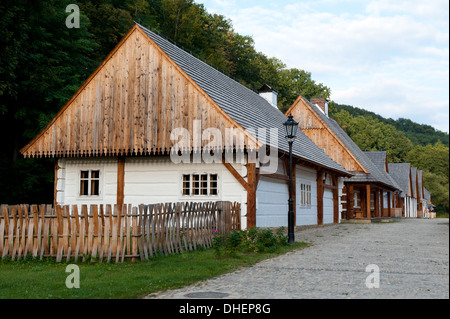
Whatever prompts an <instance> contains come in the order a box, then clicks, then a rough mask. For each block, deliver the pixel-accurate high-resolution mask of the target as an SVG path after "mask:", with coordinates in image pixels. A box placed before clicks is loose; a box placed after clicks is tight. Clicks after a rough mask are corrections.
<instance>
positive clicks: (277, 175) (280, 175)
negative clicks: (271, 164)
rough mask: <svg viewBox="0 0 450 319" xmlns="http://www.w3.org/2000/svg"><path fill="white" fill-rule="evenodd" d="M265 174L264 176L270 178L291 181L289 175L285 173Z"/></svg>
mask: <svg viewBox="0 0 450 319" xmlns="http://www.w3.org/2000/svg"><path fill="white" fill-rule="evenodd" d="M263 176H264V177H268V178H273V179H278V180H282V181H285V182H288V183H289V176H286V175H283V174H277V173H274V174H270V175H264V174H263Z"/></svg>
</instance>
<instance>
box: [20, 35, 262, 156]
mask: <svg viewBox="0 0 450 319" xmlns="http://www.w3.org/2000/svg"><path fill="white" fill-rule="evenodd" d="M195 120H198V121H200V123H201V127H202V129H206V128H210V127H214V128H218V129H220V131H221V133H222V141H214V142H216V144H213V146H225V133H224V132H225V129H226V128H233V129H237V130H239V131H240V132H241V133H243V134H244V136H245V146H246V147H247V148H250V149H251V148H252V147H258V146H259V145H260V143H258V142H257V141H256V139H254V137H253V136H251V135H250V134H248V133H246V132H245V130H244V129H243V128H242V127H241V126H239V125H238V124H237V123H236V122H235V121H234V120H232V119H231V118H230V117H229V116H228V115H227V114H226V113H225V112H224V111H223V110H222V109H221V108H220V107H219V106H218V105H217V104H216V103H215V102H214V101H213V100H212V99H211V98H210V97H209V96H208V95H207V94H206V93H205V92H204V91H203V90H201V89H200V87H199V86H198V85H197V84H196V83H195V82H194V81H193V80H192V79H191V78H190V77H189V76H187V75H186V74H185V73H184V72H183V71H182V70H181V68H180V67H179V66H178V65H176V64H175V62H173V61H172V60H171V59H170V58H169V57H168V56H167V55H166V53H164V52H163V51H162V50H161V48H159V47H158V46H157V45H156V44H155V43H154V42H153V40H151V39H150V38H149V37H148V36H147V35H146V34H145V33H144V32H143V31H142V30H141V29H140V28H138V27H137V26H135V27H133V28H132V30H131V31H130V32H129V33H128V34H127V36H126V37H125V38H124V39H123V40H122V41H121V42H120V43H119V44H118V46H117V47H116V48H115V49H114V51H113V52H112V53H111V54H110V55H109V56H108V57H107V59H106V60H105V61H104V62H103V63H102V64H101V66H100V67H99V68H98V69H97V70H96V71H95V72H94V73H93V74H92V75H91V77H90V78H89V79H88V80H87V81H86V82H85V84H84V85H83V86H82V87H81V88H80V89H79V90H78V92H76V94H75V95H74V96H73V97H72V98H71V99H70V100H69V101H68V103H67V104H66V105H65V106H64V107H63V108H62V109H61V111H60V112H59V113H58V114H57V115H56V116H55V118H54V119H53V120H52V121H51V122H50V123H49V124H48V125H47V127H46V128H44V130H43V131H42V132H41V133H40V134H38V135H37V136H36V138H34V139H33V140H32V141H31V142H30V143H29V144H28V145H27V146H25V147H24V148H23V149H22V150H21V153H22V154H23V155H24V156H25V157H68V156H71V157H77V156H80V157H81V156H126V155H152V154H161V153H166V154H167V153H169V152H170V150H171V148H172V146H173V145H174V143H173V142H172V141H171V139H170V134H171V132H172V131H173V130H174V129H175V128H185V129H187V130H188V131H189V133H190V136H191V139H192V137H193V122H194V121H195ZM250 141H251V143H249V142H250ZM175 142H176V141H175ZM219 142H222V143H221V144H220V143H219ZM208 143H210V141H209V140H204V141H202V145H196V146H198V147H200V146H205V145H206V144H208ZM180 145H181V146H183V147H186V148H188V147H189V149H191V150H192V148H193V145H192V141H191V142H190V145H185V144H180Z"/></svg>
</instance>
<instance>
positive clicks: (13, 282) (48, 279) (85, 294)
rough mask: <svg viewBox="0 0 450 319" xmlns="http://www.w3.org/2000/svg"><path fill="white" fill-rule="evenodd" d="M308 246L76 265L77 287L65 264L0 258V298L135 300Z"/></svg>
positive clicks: (209, 252)
mask: <svg viewBox="0 0 450 319" xmlns="http://www.w3.org/2000/svg"><path fill="white" fill-rule="evenodd" d="M306 246H308V244H305V243H295V244H293V245H291V246H285V247H280V248H279V249H277V250H276V252H272V253H251V254H244V253H239V254H238V255H237V256H236V257H226V256H225V257H221V258H216V257H215V253H214V250H213V249H205V250H198V251H192V252H188V253H183V254H177V255H170V256H167V257H166V256H159V257H154V258H152V259H150V260H149V261H138V262H135V263H132V262H130V261H128V262H124V263H121V264H115V263H109V264H107V263H78V266H79V267H80V288H79V289H77V288H73V289H68V288H67V287H66V284H65V282H66V278H67V276H68V275H69V274H70V273H66V272H65V270H66V266H67V265H68V264H69V263H56V262H55V261H54V260H44V261H40V260H32V259H31V258H28V259H26V260H22V261H10V260H3V261H1V260H0V298H6V299H53V298H62V299H78V298H83V299H96V298H101V299H108V298H113V299H132V298H133V299H134V298H142V297H144V296H146V295H148V294H151V293H154V292H158V291H163V290H167V289H177V288H181V287H183V286H186V285H190V284H194V283H196V282H199V281H203V280H206V279H209V278H213V277H216V276H219V275H221V274H224V273H227V272H230V271H233V270H236V269H239V268H241V267H248V266H252V265H254V264H255V263H257V262H259V261H261V260H263V259H267V258H271V257H275V256H277V255H280V254H283V253H286V252H288V251H291V250H296V249H301V248H304V247H306Z"/></svg>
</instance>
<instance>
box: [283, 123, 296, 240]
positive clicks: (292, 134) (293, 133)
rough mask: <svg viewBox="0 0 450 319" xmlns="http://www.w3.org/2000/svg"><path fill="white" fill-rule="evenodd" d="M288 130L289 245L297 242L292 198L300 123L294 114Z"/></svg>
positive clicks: (286, 124)
mask: <svg viewBox="0 0 450 319" xmlns="http://www.w3.org/2000/svg"><path fill="white" fill-rule="evenodd" d="M284 127H285V128H286V138H287V139H288V143H289V212H288V243H289V244H293V243H294V242H295V235H294V199H293V198H292V144H293V143H294V139H295V137H296V135H297V129H298V123H297V122H296V121H295V120H294V117H293V116H292V114H290V115H289V117H288V120H287V121H286V122H285V123H284Z"/></svg>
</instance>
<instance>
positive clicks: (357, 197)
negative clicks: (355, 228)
mask: <svg viewBox="0 0 450 319" xmlns="http://www.w3.org/2000/svg"><path fill="white" fill-rule="evenodd" d="M353 207H354V208H361V192H360V191H356V190H355V191H354V193H353Z"/></svg>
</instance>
